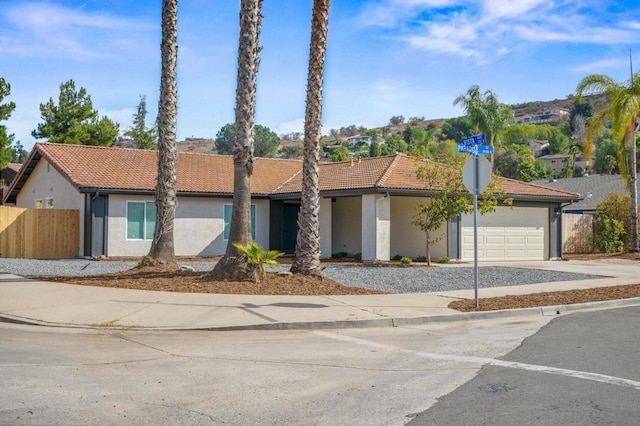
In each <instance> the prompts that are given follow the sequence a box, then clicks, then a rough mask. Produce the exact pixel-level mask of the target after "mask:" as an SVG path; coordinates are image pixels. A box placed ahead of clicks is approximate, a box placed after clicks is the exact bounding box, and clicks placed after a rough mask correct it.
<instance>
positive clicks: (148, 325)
mask: <svg viewBox="0 0 640 426" xmlns="http://www.w3.org/2000/svg"><path fill="white" fill-rule="evenodd" d="M489 265H492V266H511V267H519V268H522V267H525V268H533V269H552V270H558V271H565V272H578V273H585V274H597V275H606V276H608V277H610V278H601V279H594V280H584V281H560V282H552V283H542V284H531V285H520V286H518V285H515V286H512V287H493V288H482V287H481V288H480V291H479V297H480V298H483V297H495V296H504V295H515V294H530V293H540V292H545V291H561V290H573V289H583V288H593V287H604V286H611V285H622V284H636V283H640V277H638V271H639V269H638V266H640V265H638V263H637V262H636V261H628V260H598V261H588V262H585V261H570V262H563V261H557V262H551V261H548V262H518V263H514V262H511V263H482V265H481V267H482V266H489ZM443 267H455V266H443ZM470 287H471V288H470V289H469V290H458V291H448V292H438V293H418V294H415V293H412V294H388V295H366V296H255V295H237V294H207V293H172V292H156V291H141V290H127V289H117V288H106V287H89V286H78V285H70V284H60V283H52V282H45V281H34V280H28V279H25V278H21V277H19V276H16V275H13V274H9V273H6V272H1V271H0V321H10V322H19V323H29V324H40V325H48V326H65V327H92V328H98V327H106V328H144V329H209V330H241V329H308V328H349V327H388V326H399V325H407V324H419V323H424V322H429V321H455V320H469V319H475V318H488V317H495V316H505V315H531V314H536V313H537V314H541V315H556V314H558V313H561V312H563V311H568V310H575V309H592V308H594V307H603V306H622V305H632V304H640V298H639V299H627V300H624V301H612V302H601V303H596V304H584V305H570V306H567V307H558V306H555V307H546V308H530V309H521V310H514V311H494V312H478V313H460V312H458V311H454V310H451V309H449V308H447V305H448V304H449V302H451V301H452V300H456V299H473V298H474V290H473V288H472V287H473V283H470Z"/></svg>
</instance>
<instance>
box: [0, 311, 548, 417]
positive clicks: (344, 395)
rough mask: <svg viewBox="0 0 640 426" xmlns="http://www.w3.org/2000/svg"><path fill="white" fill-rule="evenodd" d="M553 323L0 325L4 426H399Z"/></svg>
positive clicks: (0, 392) (534, 320)
mask: <svg viewBox="0 0 640 426" xmlns="http://www.w3.org/2000/svg"><path fill="white" fill-rule="evenodd" d="M548 321H549V317H540V316H536V317H532V318H521V317H520V318H517V319H515V320H514V319H513V318H505V319H500V320H483V321H472V322H459V323H448V324H431V325H425V326H415V327H398V328H383V329H359V330H358V329H349V330H331V331H320V330H316V331H243V332H203V331H182V332H157V331H156V332H151V331H146V332H145V331H117V332H116V331H108V330H102V331H101V330H97V331H96V330H79V329H56V328H46V327H35V326H23V325H12V324H6V323H0V383H2V385H1V386H0V424H3V425H4V424H11V425H22V424H29V425H33V424H38V425H40V424H47V425H56V424H61V425H62V424H64V425H68V424H135V425H147V424H148V425H175V424H191V425H193V424H195V425H222V424H224V425H258V424H259V425H285V424H295V425H365V424H366V425H403V424H405V423H406V422H408V421H409V420H410V419H411V418H412V416H413V415H414V414H415V413H418V412H420V411H423V410H425V409H427V408H428V407H429V406H430V405H431V404H433V403H434V402H435V401H436V399H437V398H438V397H440V396H442V395H445V394H448V393H450V392H451V391H453V390H454V389H455V388H456V387H458V386H460V385H461V384H463V383H465V382H467V381H468V380H470V379H472V378H473V377H474V376H475V375H476V374H477V372H478V370H479V369H480V367H481V365H482V364H481V363H477V362H475V361H472V362H469V361H468V360H466V359H457V358H456V357H465V356H469V355H473V356H478V357H483V359H484V358H490V359H494V358H496V357H500V356H503V355H505V354H507V353H508V352H510V351H512V350H513V349H514V348H516V347H517V346H518V345H519V344H520V343H521V342H522V340H523V339H524V338H526V337H527V336H530V335H532V334H533V333H535V332H536V331H537V330H539V329H540V327H541V326H543V325H544V324H546V323H547V322H548Z"/></svg>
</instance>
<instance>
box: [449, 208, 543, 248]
mask: <svg viewBox="0 0 640 426" xmlns="http://www.w3.org/2000/svg"><path fill="white" fill-rule="evenodd" d="M548 227H549V209H545V208H535V207H514V208H513V209H511V208H509V207H498V209H497V210H496V211H495V212H493V213H489V214H486V215H484V216H482V215H478V260H482V261H502V260H546V259H548V258H549V254H548V253H549V234H548ZM461 234H462V259H463V260H467V261H469V260H473V214H470V215H465V216H463V217H462V233H461Z"/></svg>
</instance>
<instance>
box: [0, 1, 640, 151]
mask: <svg viewBox="0 0 640 426" xmlns="http://www.w3.org/2000/svg"><path fill="white" fill-rule="evenodd" d="M239 3H240V2H239V0H180V4H179V18H178V45H179V56H178V94H179V105H178V138H179V139H184V138H186V137H192V136H194V137H214V136H215V134H216V132H217V131H218V130H219V129H220V128H221V127H222V126H223V125H224V124H225V123H229V122H233V120H234V115H233V109H234V93H235V78H236V55H237V39H238V9H239ZM311 4H312V0H265V1H264V7H263V15H264V20H263V31H262V38H261V44H262V46H263V51H262V55H261V66H260V71H259V77H258V94H257V108H256V110H257V116H256V122H257V123H258V124H262V125H265V126H268V127H269V128H271V129H272V130H274V131H275V132H277V133H279V134H282V133H287V132H291V131H301V130H302V127H303V117H304V98H305V88H306V72H307V71H306V69H307V60H308V43H309V23H310V19H311ZM160 5H161V1H160V0H155V1H148V0H137V1H130V0H110V1H104V0H85V1H72V0H50V1H22V0H0V64H2V65H0V76H2V77H4V78H5V79H6V80H7V81H8V82H9V83H10V84H11V86H12V93H11V96H9V97H8V98H6V99H5V102H7V101H14V102H15V103H16V105H17V107H16V110H15V112H14V113H13V115H12V117H11V118H10V119H9V120H8V121H7V122H6V123H4V124H6V125H7V127H8V128H9V131H10V132H12V133H14V134H15V135H16V139H18V140H20V141H21V142H22V144H23V145H24V146H25V147H26V148H27V149H30V148H31V147H32V146H33V143H34V142H35V140H34V139H33V138H32V137H31V135H30V133H31V131H32V130H33V129H35V128H36V126H37V124H38V123H39V122H40V121H41V118H40V111H39V104H40V103H44V102H46V101H47V100H48V99H49V98H50V97H53V98H54V99H57V96H58V93H59V86H60V83H62V82H64V81H67V80H69V79H73V80H75V82H76V86H77V87H80V86H82V87H85V88H86V89H87V91H88V93H89V94H90V95H91V97H92V100H93V104H94V107H95V108H96V109H98V110H99V112H100V114H101V115H105V114H106V115H107V116H108V117H110V118H111V119H113V120H115V121H117V122H119V123H120V125H121V131H124V130H125V129H127V128H128V127H129V126H130V125H131V116H132V114H133V113H134V111H135V107H136V105H137V104H138V100H139V95H146V96H147V103H148V109H149V116H148V117H147V121H148V123H150V124H151V123H153V121H154V120H155V116H156V110H157V108H156V106H157V101H158V93H159V75H160V50H159V45H160V13H161V10H160V7H161V6H160ZM639 35H640V6H639V5H638V3H637V0H624V1H610V0H553V1H545V0H480V1H466V0H369V1H365V0H333V1H332V5H331V12H330V27H329V40H328V50H327V60H326V71H325V89H324V114H323V131H324V132H325V133H327V132H328V131H329V129H331V128H338V127H341V126H348V125H350V124H356V125H363V126H365V127H379V126H382V125H384V124H386V123H387V122H388V120H389V118H390V117H391V116H393V115H404V116H405V117H413V116H424V117H426V118H448V117H454V116H459V115H462V111H461V110H460V109H459V107H454V106H453V105H452V102H453V100H454V98H455V97H456V96H457V95H459V94H461V93H464V92H465V91H466V90H467V89H468V88H469V87H470V86H471V85H473V84H478V85H479V86H480V88H481V89H482V90H486V89H492V90H493V91H494V92H496V93H497V94H498V97H499V99H500V100H501V101H502V102H505V103H519V102H526V101H532V100H551V99H555V98H565V97H566V96H567V95H568V94H570V93H573V91H574V90H575V86H576V84H577V82H578V81H579V80H580V79H581V78H582V77H584V76H585V75H587V74H591V73H604V74H607V75H610V76H612V77H614V78H616V79H618V80H621V81H622V80H625V79H627V78H628V74H629V49H632V50H633V51H634V56H635V57H637V59H636V62H637V64H638V65H637V66H636V68H637V69H640V44H639V43H640V42H639V41H638V40H640V37H639Z"/></svg>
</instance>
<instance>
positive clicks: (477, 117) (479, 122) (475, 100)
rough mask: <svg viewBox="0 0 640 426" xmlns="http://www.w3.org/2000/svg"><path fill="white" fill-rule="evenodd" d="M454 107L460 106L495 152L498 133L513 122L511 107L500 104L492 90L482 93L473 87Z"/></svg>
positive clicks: (460, 97)
mask: <svg viewBox="0 0 640 426" xmlns="http://www.w3.org/2000/svg"><path fill="white" fill-rule="evenodd" d="M453 104H454V105H460V106H461V107H462V109H463V110H464V112H465V114H467V115H468V116H469V118H470V119H471V122H472V123H473V124H474V125H475V126H476V127H477V129H478V130H479V131H480V132H482V133H484V134H485V135H486V137H487V139H489V145H491V148H492V149H493V150H494V151H495V146H494V145H495V141H496V137H497V135H498V133H499V132H500V131H501V130H502V129H504V128H505V127H507V125H508V124H509V123H511V122H512V121H513V113H512V111H511V108H509V106H507V105H505V104H503V103H500V101H498V96H497V95H496V94H495V93H493V91H492V90H487V91H485V92H484V93H480V87H479V86H477V85H473V86H471V87H470V88H469V89H468V90H467V93H465V94H463V95H458V97H457V98H455V100H454V101H453ZM493 156H494V154H491V165H492V167H493Z"/></svg>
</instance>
